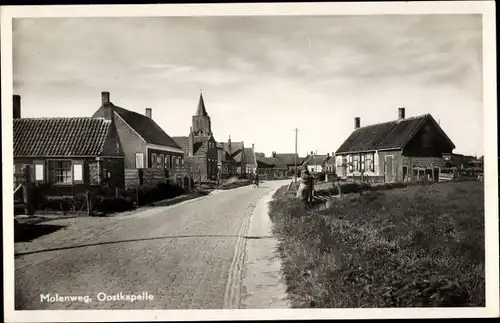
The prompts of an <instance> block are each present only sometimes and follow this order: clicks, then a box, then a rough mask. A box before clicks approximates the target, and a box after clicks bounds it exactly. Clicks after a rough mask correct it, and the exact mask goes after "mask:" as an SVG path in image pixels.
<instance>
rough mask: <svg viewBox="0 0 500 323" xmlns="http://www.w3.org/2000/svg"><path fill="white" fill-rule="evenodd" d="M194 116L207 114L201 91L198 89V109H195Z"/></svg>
mask: <svg viewBox="0 0 500 323" xmlns="http://www.w3.org/2000/svg"><path fill="white" fill-rule="evenodd" d="M196 116H198V117H201V116H203V117H206V116H208V114H207V110H206V109H205V101H203V93H201V91H200V100H199V102H198V109H197V110H196Z"/></svg>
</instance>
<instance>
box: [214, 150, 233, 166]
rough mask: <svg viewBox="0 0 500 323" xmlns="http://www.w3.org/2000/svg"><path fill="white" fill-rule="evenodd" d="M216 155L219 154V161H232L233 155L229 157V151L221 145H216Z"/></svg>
mask: <svg viewBox="0 0 500 323" xmlns="http://www.w3.org/2000/svg"><path fill="white" fill-rule="evenodd" d="M217 155H218V156H219V160H220V161H224V162H231V161H234V159H233V157H231V155H229V153H228V152H227V151H226V150H224V148H223V147H220V146H217Z"/></svg>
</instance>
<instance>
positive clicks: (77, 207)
mask: <svg viewBox="0 0 500 323" xmlns="http://www.w3.org/2000/svg"><path fill="white" fill-rule="evenodd" d="M86 201H87V200H86V197H85V195H84V194H77V195H75V196H71V195H65V196H45V197H42V198H40V197H38V198H36V202H35V204H36V208H37V209H38V210H43V211H55V212H57V211H63V212H68V211H69V212H71V211H73V212H74V211H81V210H83V209H84V208H85V205H86Z"/></svg>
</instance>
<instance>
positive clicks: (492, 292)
mask: <svg viewBox="0 0 500 323" xmlns="http://www.w3.org/2000/svg"><path fill="white" fill-rule="evenodd" d="M438 13H439V14H471V13H475V14H482V15H483V64H484V66H483V91H484V101H483V102H484V129H483V130H484V134H483V138H484V145H485V147H484V158H485V163H484V165H485V174H486V176H485V179H484V183H485V193H486V194H485V209H486V216H485V228H486V232H485V238H486V246H485V247H486V249H485V250H486V282H487V283H486V307H484V308H412V309H396V308H390V309H286V310H260V309H259V310H82V311H58V310H47V311H36V310H33V311H15V310H14V238H13V221H12V216H10V215H11V214H13V207H12V205H13V196H12V193H11V192H12V190H13V188H12V185H13V184H12V180H11V177H9V176H3V193H4V194H3V203H2V204H3V215H4V216H3V228H4V229H3V233H4V235H3V237H4V253H3V254H4V286H5V289H4V306H5V307H4V313H5V321H6V322H58V321H66V322H74V321H88V322H92V321H101V322H102V321H143V320H148V321H153V320H162V321H186V320H191V321H195V320H259V319H260V320H270V319H289V320H294V319H351V318H374V319H375V318H434V317H435V318H448V317H450V318H454V317H457V318H458V317H497V316H499V311H500V310H499V308H500V305H499V271H498V260H499V254H498V241H499V240H498V200H497V198H498V181H497V179H498V169H497V158H498V154H497V140H496V139H497V115H496V114H497V109H496V108H497V101H496V66H495V64H496V60H495V59H496V46H495V40H496V37H495V32H496V31H495V3H494V2H493V1H449V2H447V1H435V2H420V1H416V2H398V3H394V2H385V3H384V2H366V3H361V2H357V3H355V2H351V3H339V2H337V3H312V2H310V3H258V4H257V3H256V4H242V3H240V4H160V5H106V6H99V5H80V6H48V5H47V6H7V7H2V8H1V53H2V56H1V59H2V61H1V62H2V69H1V73H2V92H1V93H2V107H3V109H2V111H1V112H2V118H1V119H2V122H3V123H2V139H3V140H2V141H3V142H2V149H3V150H2V156H3V161H4V162H2V167H3V174H9V173H11V172H12V168H13V165H12V163H10V160H12V157H10V159H9V157H8V156H12V144H11V143H12V123H11V122H10V120H12V85H13V81H12V19H13V18H18V17H19V18H20V17H124V16H128V17H141V16H142V17H153V16H206V15H211V16H225V15H373V14H438ZM6 161H9V162H6Z"/></svg>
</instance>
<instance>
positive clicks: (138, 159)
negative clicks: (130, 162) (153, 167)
mask: <svg viewBox="0 0 500 323" xmlns="http://www.w3.org/2000/svg"><path fill="white" fill-rule="evenodd" d="M135 168H144V154H143V153H136V154H135Z"/></svg>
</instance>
